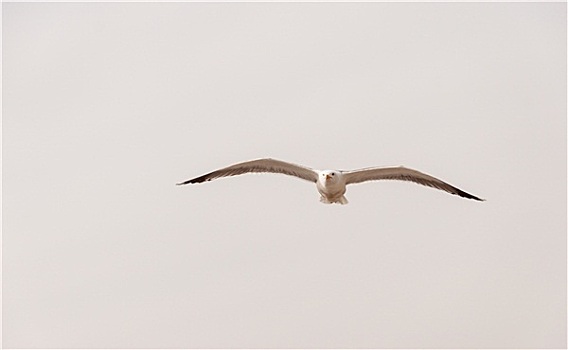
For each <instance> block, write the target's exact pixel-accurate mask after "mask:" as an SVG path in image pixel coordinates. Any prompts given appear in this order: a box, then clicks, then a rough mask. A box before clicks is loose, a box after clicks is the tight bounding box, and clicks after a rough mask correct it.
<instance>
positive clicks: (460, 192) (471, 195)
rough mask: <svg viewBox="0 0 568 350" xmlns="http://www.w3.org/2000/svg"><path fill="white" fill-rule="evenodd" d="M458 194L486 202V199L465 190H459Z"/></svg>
mask: <svg viewBox="0 0 568 350" xmlns="http://www.w3.org/2000/svg"><path fill="white" fill-rule="evenodd" d="M458 196H461V197H464V198H468V199H474V200H476V201H480V202H485V199H483V198H479V197H476V196H474V195H473V194H469V193H467V192H464V191H459V192H458Z"/></svg>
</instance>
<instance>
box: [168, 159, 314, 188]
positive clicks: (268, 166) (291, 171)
mask: <svg viewBox="0 0 568 350" xmlns="http://www.w3.org/2000/svg"><path fill="white" fill-rule="evenodd" d="M246 173H279V174H286V175H291V176H296V177H299V178H300V179H304V180H307V181H311V182H316V181H317V180H318V173H317V172H316V171H315V170H313V169H310V168H308V167H304V166H301V165H296V164H292V163H287V162H283V161H281V160H276V159H271V158H263V159H256V160H251V161H248V162H242V163H237V164H233V165H231V166H228V167H226V168H223V169H219V170H215V171H213V172H210V173H208V174H205V175H202V176H199V177H196V178H194V179H190V180H187V181H184V182H180V183H178V184H177V185H185V184H194V183H201V182H205V181H211V180H213V179H217V178H220V177H226V176H234V175H241V174H246Z"/></svg>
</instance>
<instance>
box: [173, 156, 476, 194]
mask: <svg viewBox="0 0 568 350" xmlns="http://www.w3.org/2000/svg"><path fill="white" fill-rule="evenodd" d="M246 173H278V174H285V175H290V176H295V177H298V178H300V179H303V180H306V181H310V182H313V183H315V184H316V188H317V190H318V192H319V193H320V194H321V198H320V201H321V202H322V203H326V204H332V203H339V204H347V203H348V201H347V198H345V191H346V190H347V188H346V187H347V185H351V184H356V183H361V182H365V181H373V180H402V181H411V182H415V183H418V184H420V185H424V186H429V187H433V188H437V189H439V190H442V191H446V192H448V193H451V194H454V195H457V196H460V197H464V198H468V199H474V200H476V201H484V199H481V198H479V197H476V196H474V195H472V194H469V193H467V192H465V191H462V190H460V189H459V188H457V187H454V186H452V185H450V184H448V183H446V182H444V181H442V180H440V179H437V178H435V177H433V176H430V175H427V174H424V173H421V172H419V171H418V170H414V169H410V168H405V167H403V166H399V167H371V168H364V169H358V170H349V171H342V170H314V169H311V168H308V167H305V166H302V165H297V164H292V163H288V162H284V161H281V160H276V159H271V158H262V159H255V160H251V161H247V162H242V163H237V164H233V165H230V166H228V167H226V168H222V169H219V170H215V171H212V172H210V173H208V174H205V175H202V176H199V177H196V178H193V179H190V180H187V181H183V182H180V183H178V184H177V185H186V184H196V183H202V182H207V181H211V180H214V179H218V178H221V177H227V176H234V175H241V174H246Z"/></svg>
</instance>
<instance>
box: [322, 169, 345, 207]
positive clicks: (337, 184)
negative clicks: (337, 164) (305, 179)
mask: <svg viewBox="0 0 568 350" xmlns="http://www.w3.org/2000/svg"><path fill="white" fill-rule="evenodd" d="M316 187H317V189H318V192H319V193H320V194H321V198H320V201H321V202H322V203H325V204H332V203H339V204H347V203H349V201H347V198H345V196H344V194H345V191H347V184H346V183H345V178H344V176H343V174H342V173H341V171H339V170H323V171H320V172H319V174H318V181H317V182H316Z"/></svg>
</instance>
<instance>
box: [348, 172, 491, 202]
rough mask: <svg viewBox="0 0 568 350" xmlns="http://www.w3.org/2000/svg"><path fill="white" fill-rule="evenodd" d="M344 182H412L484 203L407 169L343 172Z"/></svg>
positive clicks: (455, 188)
mask: <svg viewBox="0 0 568 350" xmlns="http://www.w3.org/2000/svg"><path fill="white" fill-rule="evenodd" d="M343 175H344V176H345V181H346V183H347V184H355V183H360V182H364V181H372V180H402V181H412V182H416V183H418V184H421V185H424V186H429V187H434V188H437V189H439V190H442V191H446V192H449V193H451V194H455V195H458V196H461V197H464V198H469V199H475V200H477V201H484V199H481V198H478V197H476V196H474V195H472V194H469V193H467V192H465V191H462V190H460V189H459V188H457V187H454V186H452V185H450V184H448V183H445V182H444V181H442V180H440V179H437V178H435V177H433V176H430V175H427V174H424V173H421V172H419V171H418V170H414V169H409V168H405V167H402V166H401V167H385V168H381V167H378V168H365V169H359V170H352V171H344V172H343Z"/></svg>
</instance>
